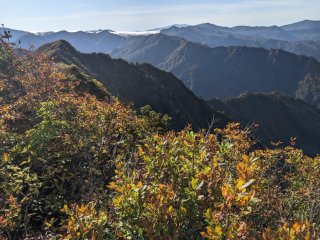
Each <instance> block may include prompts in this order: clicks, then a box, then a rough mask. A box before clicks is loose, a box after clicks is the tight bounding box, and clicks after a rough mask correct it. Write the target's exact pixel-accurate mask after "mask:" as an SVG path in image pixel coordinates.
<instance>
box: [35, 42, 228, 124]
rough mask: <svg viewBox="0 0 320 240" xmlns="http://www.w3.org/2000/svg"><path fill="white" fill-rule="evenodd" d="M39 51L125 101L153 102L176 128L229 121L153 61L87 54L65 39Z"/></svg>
mask: <svg viewBox="0 0 320 240" xmlns="http://www.w3.org/2000/svg"><path fill="white" fill-rule="evenodd" d="M38 51H40V52H44V53H47V55H49V56H50V57H53V58H54V59H55V61H56V62H63V63H65V64H69V65H71V64H74V65H75V66H77V67H78V68H79V69H81V70H82V71H83V72H85V73H86V74H88V75H91V76H93V77H94V78H96V79H98V80H99V81H100V82H101V83H102V84H103V85H104V86H105V87H106V89H107V90H108V91H109V92H110V93H111V94H112V95H113V96H116V97H118V98H119V99H120V100H121V101H122V102H125V103H133V104H134V107H135V108H140V107H142V106H145V105H150V106H151V107H152V109H153V110H155V111H157V112H159V113H163V114H168V115H169V116H170V117H172V118H173V119H172V127H173V128H175V129H181V128H183V127H185V126H186V125H187V124H188V123H191V124H192V126H193V127H194V128H196V129H198V128H207V127H208V126H209V124H210V123H211V121H212V118H213V117H215V118H216V119H220V121H219V122H218V125H220V126H222V125H224V124H225V123H226V118H225V117H224V116H223V115H222V114H220V113H218V112H216V111H213V110H212V109H211V108H209V107H208V106H207V105H206V104H205V103H204V102H203V101H201V100H200V99H198V98H197V97H196V96H195V95H194V94H193V93H192V92H191V91H190V90H188V89H187V88H186V87H185V86H184V85H183V83H182V82H181V81H180V80H179V79H177V78H176V77H174V76H173V75H172V74H170V73H166V72H163V71H161V70H158V69H156V68H155V67H152V66H151V65H149V64H138V65H134V64H129V63H127V62H126V61H124V60H121V59H119V60H115V59H112V58H111V57H110V56H109V55H106V54H103V53H93V54H83V53H80V52H78V51H77V50H75V48H73V47H72V46H71V45H70V44H69V43H67V42H65V41H58V42H54V43H52V44H47V45H44V46H42V47H41V48H39V50H38Z"/></svg>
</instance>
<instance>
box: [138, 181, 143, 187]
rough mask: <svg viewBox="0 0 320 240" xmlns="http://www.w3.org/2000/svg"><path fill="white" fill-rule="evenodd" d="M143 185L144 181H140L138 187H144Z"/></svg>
mask: <svg viewBox="0 0 320 240" xmlns="http://www.w3.org/2000/svg"><path fill="white" fill-rule="evenodd" d="M142 187H143V185H142V182H141V181H140V182H138V188H140V189H141V188H142Z"/></svg>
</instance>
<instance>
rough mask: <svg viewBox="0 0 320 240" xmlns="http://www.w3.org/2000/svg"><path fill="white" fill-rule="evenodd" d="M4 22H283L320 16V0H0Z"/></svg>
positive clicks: (87, 25)
mask: <svg viewBox="0 0 320 240" xmlns="http://www.w3.org/2000/svg"><path fill="white" fill-rule="evenodd" d="M0 9H1V15H0V23H3V24H5V26H7V27H9V28H15V29H21V30H28V31H34V32H35V31H49V30H51V31H58V30H69V31H76V30H94V29H113V30H120V31H121V30H122V31H135V30H147V29H151V28H156V27H162V26H167V25H171V24H191V25H193V24H198V23H203V22H211V23H214V24H217V25H223V26H235V25H250V26H258V25H259V26H261V25H268V26H269V25H282V24H287V23H292V22H295V21H300V20H304V19H312V20H319V19H320V17H319V16H320V0H211V1H209V0H184V1H182V0H171V1H170V0H0Z"/></svg>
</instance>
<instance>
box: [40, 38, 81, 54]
mask: <svg viewBox="0 0 320 240" xmlns="http://www.w3.org/2000/svg"><path fill="white" fill-rule="evenodd" d="M38 51H40V52H46V53H54V52H77V50H76V49H75V48H74V47H73V46H72V45H71V44H70V43H69V42H67V41H65V40H58V41H55V42H52V43H47V44H44V45H43V46H41V47H40V48H39V49H38Z"/></svg>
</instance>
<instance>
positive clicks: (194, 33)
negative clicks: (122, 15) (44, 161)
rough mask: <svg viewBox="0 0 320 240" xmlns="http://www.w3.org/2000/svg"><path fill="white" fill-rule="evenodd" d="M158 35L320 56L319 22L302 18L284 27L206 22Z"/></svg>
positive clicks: (319, 57)
mask: <svg viewBox="0 0 320 240" xmlns="http://www.w3.org/2000/svg"><path fill="white" fill-rule="evenodd" d="M161 33H162V34H166V35H170V36H174V37H180V38H184V39H186V40H188V41H190V42H196V43H200V44H203V45H207V46H209V47H219V46H225V47H228V46H247V47H263V48H267V49H271V48H275V49H283V50H285V51H289V52H293V53H296V54H303V55H307V56H313V57H315V58H317V59H320V21H310V20H305V21H302V22H298V23H293V24H290V25H285V26H280V27H278V26H271V27H248V26H237V27H232V28H228V27H220V26H217V25H214V24H210V23H204V24H199V25H195V26H188V27H183V28H177V27H171V28H168V29H163V30H162V31H161Z"/></svg>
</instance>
